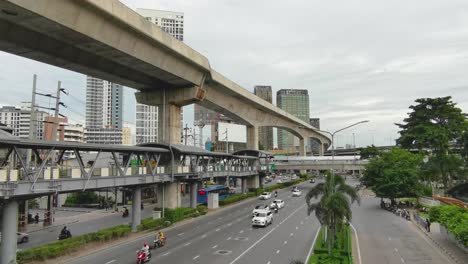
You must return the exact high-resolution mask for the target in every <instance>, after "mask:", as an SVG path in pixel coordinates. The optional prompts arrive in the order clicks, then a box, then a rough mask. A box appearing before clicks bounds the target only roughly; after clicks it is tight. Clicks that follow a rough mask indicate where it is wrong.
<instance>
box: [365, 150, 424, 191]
mask: <svg viewBox="0 0 468 264" xmlns="http://www.w3.org/2000/svg"><path fill="white" fill-rule="evenodd" d="M421 164H422V156H421V155H417V154H412V153H410V152H408V151H406V150H404V149H401V148H393V149H392V150H391V151H390V152H386V153H382V154H381V155H380V156H379V157H377V158H375V159H372V160H370V161H369V163H368V164H367V165H366V170H365V171H364V176H363V177H362V178H361V183H362V184H363V185H364V186H366V187H368V188H370V189H371V190H373V191H374V192H375V194H376V195H377V196H378V197H382V198H390V199H392V200H393V199H395V198H400V197H415V196H416V195H417V193H418V191H419V190H420V186H421V184H420V182H419V175H420V166H421Z"/></svg>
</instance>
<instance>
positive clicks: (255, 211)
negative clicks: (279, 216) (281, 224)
mask: <svg viewBox="0 0 468 264" xmlns="http://www.w3.org/2000/svg"><path fill="white" fill-rule="evenodd" d="M263 211H270V207H269V206H268V205H266V204H261V205H257V206H255V208H254V209H253V211H252V216H255V215H256V214H258V213H260V212H263Z"/></svg>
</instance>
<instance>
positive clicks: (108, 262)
mask: <svg viewBox="0 0 468 264" xmlns="http://www.w3.org/2000/svg"><path fill="white" fill-rule="evenodd" d="M113 262H115V259H113V260H111V261H107V262H106V264H111V263H113Z"/></svg>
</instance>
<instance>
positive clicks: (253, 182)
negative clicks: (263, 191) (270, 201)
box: [247, 175, 260, 189]
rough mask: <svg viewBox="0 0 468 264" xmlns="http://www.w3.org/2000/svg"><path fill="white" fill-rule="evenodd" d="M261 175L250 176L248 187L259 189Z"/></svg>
mask: <svg viewBox="0 0 468 264" xmlns="http://www.w3.org/2000/svg"><path fill="white" fill-rule="evenodd" d="M259 180H260V177H259V176H258V175H254V176H249V177H248V178H247V189H257V188H258V187H260V181H259Z"/></svg>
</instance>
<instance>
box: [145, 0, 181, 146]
mask: <svg viewBox="0 0 468 264" xmlns="http://www.w3.org/2000/svg"><path fill="white" fill-rule="evenodd" d="M136 12H137V13H138V14H140V15H141V16H143V17H144V18H145V19H146V20H148V21H150V22H151V23H153V24H155V25H157V26H159V27H160V28H161V29H162V30H163V31H164V32H166V33H168V34H170V35H171V36H173V37H174V38H176V39H178V40H180V41H183V40H184V13H181V12H172V11H164V10H155V9H144V8H137V10H136ZM182 124H183V112H181V127H183V125H182ZM158 141H160V140H159V139H158V107H157V106H149V105H144V104H140V103H137V104H136V143H137V144H140V143H147V142H158Z"/></svg>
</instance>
